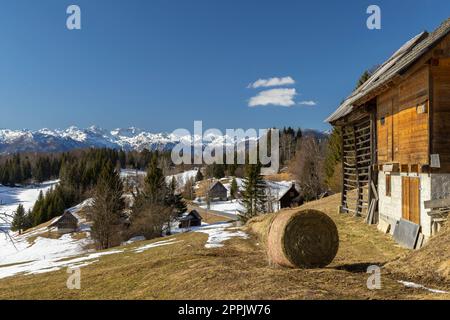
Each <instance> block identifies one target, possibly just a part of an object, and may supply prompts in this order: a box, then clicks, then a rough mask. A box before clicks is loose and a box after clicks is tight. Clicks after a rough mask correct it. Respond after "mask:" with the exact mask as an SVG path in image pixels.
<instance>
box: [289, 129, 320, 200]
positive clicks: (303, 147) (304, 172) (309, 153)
mask: <svg viewBox="0 0 450 320" xmlns="http://www.w3.org/2000/svg"><path fill="white" fill-rule="evenodd" d="M290 168H291V173H292V174H293V175H294V177H295V178H296V180H297V181H298V184H299V186H300V189H301V194H302V196H303V198H304V199H305V200H306V201H310V200H314V199H317V198H318V197H319V195H320V194H321V193H323V191H324V190H325V182H324V180H325V175H324V150H323V146H322V145H321V143H320V142H319V141H318V140H317V139H316V138H314V137H312V136H307V137H303V138H302V139H301V142H300V144H299V150H298V151H297V153H296V155H295V157H294V160H293V163H291V166H290Z"/></svg>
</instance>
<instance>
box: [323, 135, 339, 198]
mask: <svg viewBox="0 0 450 320" xmlns="http://www.w3.org/2000/svg"><path fill="white" fill-rule="evenodd" d="M341 161H342V134H341V128H340V127H333V130H332V132H331V135H330V136H329V138H328V144H327V150H326V155H325V175H326V177H325V180H326V183H327V185H328V186H329V187H332V185H333V189H334V188H336V189H340V188H339V187H338V186H334V185H335V184H336V182H335V181H334V180H336V179H335V172H336V167H337V166H338V165H339V163H340V162H341ZM335 191H337V192H339V191H340V190H335Z"/></svg>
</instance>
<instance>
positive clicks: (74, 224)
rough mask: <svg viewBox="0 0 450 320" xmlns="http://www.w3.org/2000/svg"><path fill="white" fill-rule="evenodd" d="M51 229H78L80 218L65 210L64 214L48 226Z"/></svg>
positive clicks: (61, 231) (59, 230)
mask: <svg viewBox="0 0 450 320" xmlns="http://www.w3.org/2000/svg"><path fill="white" fill-rule="evenodd" d="M48 228H49V229H53V228H54V229H56V230H57V232H58V233H71V232H75V231H77V229H78V219H77V218H76V217H75V216H74V215H73V214H72V213H70V211H68V210H67V211H65V212H64V214H63V215H62V216H61V217H59V218H58V219H57V220H56V221H54V222H53V223H52V224H50V225H49V226H48Z"/></svg>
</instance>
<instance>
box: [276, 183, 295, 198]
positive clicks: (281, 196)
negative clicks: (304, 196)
mask: <svg viewBox="0 0 450 320" xmlns="http://www.w3.org/2000/svg"><path fill="white" fill-rule="evenodd" d="M292 188H294V190H295V191H297V193H298V190H297V188H296V187H295V183H292V185H291V186H290V187H289V189H287V190H285V191H284V192H283V193H281V195H280V196H279V197H278V201H280V200H281V199H282V198H283V197H284V196H285V195H286V194H287V193H288V192H289V191H291V190H292Z"/></svg>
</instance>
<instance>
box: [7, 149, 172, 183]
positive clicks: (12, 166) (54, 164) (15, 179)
mask: <svg viewBox="0 0 450 320" xmlns="http://www.w3.org/2000/svg"><path fill="white" fill-rule="evenodd" d="M92 150H94V149H85V150H74V151H69V152H62V153H52V154H40V153H23V154H13V155H7V156H2V157H1V158H0V184H2V185H4V186H11V187H14V186H16V185H17V184H30V183H41V182H43V181H48V180H52V179H58V178H59V176H60V173H61V169H62V167H63V164H65V163H67V160H68V159H72V160H73V159H80V158H84V157H86V158H89V157H91V156H90V155H89V154H90V152H91V151H92ZM109 152H110V153H111V156H110V158H111V159H110V160H111V162H112V163H113V165H114V166H115V167H120V168H122V169H125V168H130V169H137V170H146V169H147V165H148V163H149V162H150V159H151V157H152V154H153V153H155V152H156V151H153V152H152V151H149V150H147V149H144V150H142V151H129V152H125V151H123V150H112V149H111V150H110V151H109ZM86 153H88V155H86ZM158 154H159V157H160V158H163V159H166V160H167V161H166V163H167V164H168V165H170V152H158ZM72 160H71V161H72ZM83 161H84V160H81V163H80V169H82V166H83V165H84V164H83V163H82V162H83ZM86 174H89V172H86Z"/></svg>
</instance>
